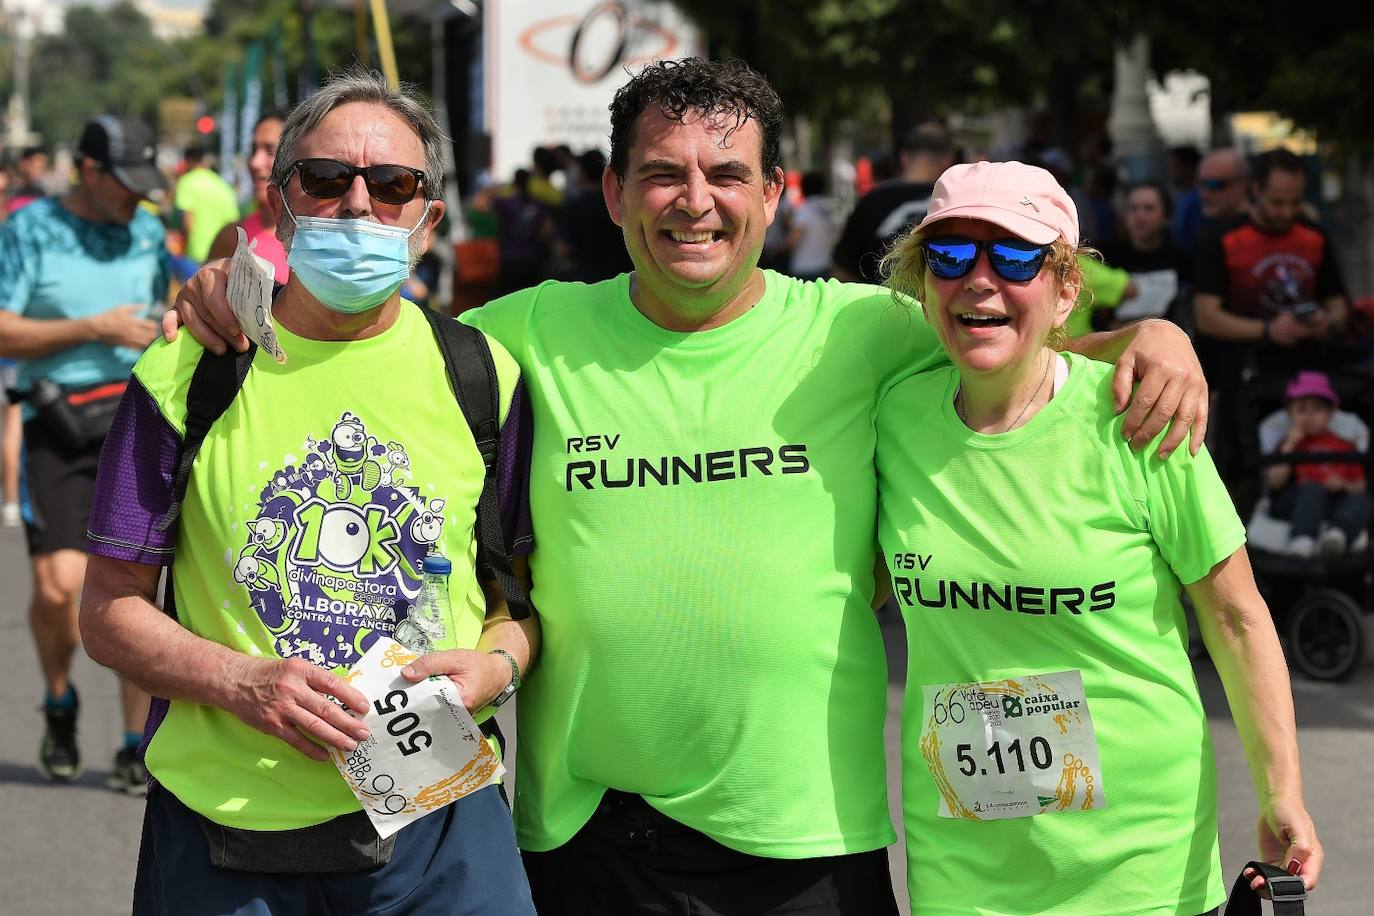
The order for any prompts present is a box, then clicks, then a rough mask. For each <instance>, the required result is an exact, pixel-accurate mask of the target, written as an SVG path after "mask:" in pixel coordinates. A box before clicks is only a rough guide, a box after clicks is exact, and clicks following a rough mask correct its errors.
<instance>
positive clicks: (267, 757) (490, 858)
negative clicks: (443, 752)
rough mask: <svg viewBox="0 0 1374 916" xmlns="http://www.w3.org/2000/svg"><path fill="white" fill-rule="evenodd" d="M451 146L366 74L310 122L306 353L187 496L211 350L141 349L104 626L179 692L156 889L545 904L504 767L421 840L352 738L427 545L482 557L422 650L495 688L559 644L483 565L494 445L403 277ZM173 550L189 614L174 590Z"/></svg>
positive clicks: (286, 221) (289, 353)
mask: <svg viewBox="0 0 1374 916" xmlns="http://www.w3.org/2000/svg"><path fill="white" fill-rule="evenodd" d="M444 142H445V140H444V138H443V135H442V134H441V133H440V132H439V127H438V125H437V124H436V123H435V121H434V118H433V115H432V114H431V113H430V112H429V110H428V109H426V108H425V107H424V106H423V105H422V104H421V103H420V102H418V101H417V100H416V99H415V98H414V97H412V96H411V95H409V94H407V93H406V92H403V91H400V90H393V89H391V88H390V87H389V86H388V85H387V83H386V81H385V79H384V78H383V77H382V76H381V75H380V74H375V73H373V74H369V73H366V72H362V71H357V72H347V73H344V74H341V75H339V76H337V77H335V78H334V79H332V80H331V81H330V82H329V83H328V84H327V85H326V86H325V87H324V88H322V89H321V90H320V91H319V92H318V93H316V94H315V95H313V96H311V97H310V98H309V99H307V100H306V101H304V102H302V103H301V104H300V105H298V106H297V107H296V109H295V111H293V112H292V114H291V115H290V116H289V117H288V118H287V119H286V120H285V122H284V123H283V125H282V132H281V137H280V144H279V146H278V149H277V153H276V157H275V160H274V164H273V167H272V173H271V179H270V188H269V190H268V194H267V206H268V207H269V208H270V210H271V211H272V217H273V220H274V221H275V224H276V226H277V234H278V237H279V238H280V239H281V242H282V245H283V247H284V248H285V249H286V250H287V263H288V264H289V265H290V267H291V275H290V278H289V279H288V281H287V283H286V286H285V287H283V288H282V289H281V291H280V292H279V293H278V294H277V296H276V299H275V302H274V303H273V317H274V319H275V323H276V335H277V338H278V340H279V342H280V344H281V347H282V349H283V350H284V351H285V353H286V357H287V361H286V362H285V363H284V364H280V365H279V364H278V363H277V361H276V360H275V359H274V358H273V357H272V355H271V354H270V353H269V352H268V351H267V349H266V348H259V349H258V350H257V351H255V352H254V353H253V354H252V357H251V359H250V361H249V362H248V363H247V365H246V375H245V376H244V378H243V382H242V385H241V387H240V388H239V389H238V390H237V392H236V393H235V395H234V397H233V399H232V401H231V403H230V404H229V406H228V408H227V409H226V410H225V411H224V412H223V414H222V415H221V416H220V417H219V419H217V420H216V421H215V422H214V423H213V425H212V426H211V428H210V430H209V433H208V435H207V436H206V437H205V439H204V442H203V445H202V446H201V448H200V449H199V451H198V453H197V454H196V456H195V465H194V467H195V470H194V472H193V473H191V475H190V477H189V486H188V487H187V489H185V491H184V493H185V499H184V501H181V502H179V503H176V502H174V499H175V498H176V497H175V496H174V493H175V486H174V476H175V472H176V470H177V467H178V460H179V458H178V456H179V451H180V446H181V444H182V441H183V437H186V438H188V439H189V438H190V437H191V435H192V433H191V431H190V428H191V427H193V426H194V425H195V420H194V417H188V414H190V413H192V411H191V408H190V407H189V406H188V399H191V398H192V397H193V396H192V395H189V394H188V389H191V388H193V387H196V386H198V385H199V384H201V383H202V381H203V376H202V375H201V373H200V372H198V371H197V367H198V366H200V365H201V364H202V358H203V354H204V351H203V349H202V347H201V346H200V344H198V343H197V342H196V341H195V339H194V338H192V337H190V336H189V335H187V336H185V337H183V338H182V339H180V340H178V341H176V342H175V343H171V344H167V343H165V342H163V343H160V344H159V345H158V346H155V347H153V348H151V349H150V350H149V351H148V352H147V353H146V354H145V355H144V356H143V358H142V359H141V360H140V361H139V362H138V365H137V366H136V367H135V369H134V380H133V381H132V382H131V383H130V386H129V390H128V393H127V394H126V395H125V397H124V400H123V403H122V404H121V405H120V412H119V414H118V416H117V417H116V419H115V425H114V429H113V431H112V432H111V435H110V438H109V441H108V442H107V444H106V446H105V449H104V452H103V454H102V456H101V464H100V473H99V477H98V478H97V481H96V488H95V496H94V500H93V503H92V508H91V523H90V533H89V538H88V544H89V550H90V552H91V555H92V558H91V565H90V569H89V571H88V574H87V577H86V583H85V590H84V596H83V605H82V617H81V622H82V634H83V636H84V637H85V639H86V645H87V648H88V650H89V651H90V654H91V656H92V658H94V659H95V660H97V661H98V662H100V663H102V664H105V665H108V666H110V667H112V668H115V669H117V670H119V671H121V672H123V673H124V674H126V675H127V676H129V677H130V678H133V679H135V680H137V681H138V682H139V683H140V684H142V685H144V686H145V687H147V688H148V689H149V690H150V691H151V692H152V693H153V694H155V695H156V696H157V697H160V698H166V699H160V700H159V701H158V703H157V705H156V706H155V707H154V712H153V714H152V716H151V720H152V721H151V724H152V727H151V729H150V738H149V739H148V743H147V754H146V759H147V766H148V770H149V771H150V772H151V774H152V777H153V780H154V781H153V784H152V787H151V789H150V791H149V796H148V804H147V807H146V810H145V813H144V832H143V845H142V848H141V849H140V852H139V861H138V873H137V878H136V883H135V889H134V905H133V909H134V912H135V913H173V912H174V913H212V912H213V913H249V912H252V913H265V912H270V913H306V912H332V913H341V912H382V911H387V912H401V911H404V912H406V913H446V914H447V913H468V914H483V916H485V914H489V913H491V914H502V916H506V914H511V916H533V913H534V910H533V907H532V905H531V903H530V896H529V887H528V885H527V883H526V881H525V876H524V872H523V871H522V869H521V867H520V860H519V856H518V854H517V851H516V848H515V837H514V832H513V830H512V826H511V819H510V812H509V809H508V808H507V807H506V804H505V802H504V801H503V799H502V796H501V794H500V787H499V786H496V785H492V786H488V787H487V788H484V789H480V790H478V791H477V792H474V793H472V794H470V795H466V796H463V797H462V798H460V799H458V800H457V801H455V802H453V803H451V804H448V805H446V806H443V807H441V808H439V809H437V810H434V811H432V812H430V813H429V814H427V815H426V816H425V817H422V818H420V819H418V820H415V821H413V822H411V823H409V824H407V825H406V826H405V827H403V828H402V829H401V830H400V831H399V832H398V833H396V834H395V839H394V845H393V844H392V843H388V842H385V841H379V839H378V837H377V832H376V830H375V829H374V828H373V826H372V823H371V821H370V820H369V819H368V817H367V816H366V814H364V812H363V811H362V808H361V806H360V805H359V803H358V800H357V798H356V797H355V796H354V794H353V792H352V791H350V789H349V787H348V784H347V783H346V782H345V780H344V779H343V778H342V777H341V776H340V774H339V771H338V769H337V768H336V766H335V764H334V762H333V761H332V760H331V759H330V756H329V754H328V753H327V750H326V749H327V748H329V749H333V750H335V751H342V752H345V753H347V752H350V751H352V750H354V749H355V748H356V747H357V746H358V744H359V742H362V741H366V740H368V739H369V737H370V736H369V733H368V729H367V727H366V726H365V725H364V723H363V721H362V720H361V718H358V717H355V715H354V714H356V713H362V712H364V711H366V710H367V709H368V704H369V702H370V701H372V700H375V699H377V698H376V697H365V696H364V695H363V694H361V693H360V692H359V691H357V690H356V689H354V688H353V687H351V686H349V684H348V682H347V681H346V680H345V679H344V677H343V675H346V674H347V672H348V670H349V668H350V667H351V666H352V665H353V664H354V663H355V662H356V661H357V660H358V658H359V657H361V656H362V655H363V654H364V653H366V652H367V651H368V649H369V648H370V647H371V646H372V645H373V644H374V643H375V642H376V641H377V640H378V639H379V638H380V637H381V636H384V635H391V634H392V633H393V632H394V630H395V627H396V624H397V622H399V621H400V620H403V619H404V618H405V615H406V613H407V612H408V611H409V609H410V608H411V607H413V606H414V602H415V601H416V600H417V599H418V597H419V594H420V585H421V575H420V568H421V565H422V561H423V560H425V558H426V557H428V556H430V555H432V554H438V555H440V556H442V557H446V558H448V560H449V561H450V562H451V564H452V566H453V568H454V571H455V575H453V577H452V582H453V585H452V591H451V592H450V594H449V603H450V605H451V607H449V608H448V609H447V613H446V617H447V619H448V620H449V621H450V629H449V632H448V634H447V637H446V639H445V640H444V641H443V644H442V645H441V648H442V651H438V652H435V653H431V654H428V655H425V656H423V657H422V658H420V659H418V660H417V661H415V662H413V663H412V664H411V665H409V666H407V668H406V669H405V670H404V671H403V672H402V674H404V675H406V676H408V677H410V679H411V680H414V681H418V680H421V679H423V678H424V677H425V676H428V675H448V676H450V677H451V678H452V679H453V680H454V681H455V682H456V683H457V684H458V687H459V689H460V692H461V694H462V697H463V701H464V702H465V703H466V704H467V705H468V707H469V708H471V709H472V710H474V711H477V710H480V709H482V708H484V707H486V706H488V705H489V704H491V703H492V701H493V700H494V699H495V698H497V697H498V695H500V696H502V697H503V698H504V697H505V696H508V695H509V693H510V692H511V691H513V689H514V687H515V686H518V683H519V682H518V676H519V672H518V670H517V669H521V668H528V666H529V661H530V658H531V655H532V654H533V649H532V645H533V644H534V643H535V642H537V629H536V628H535V627H536V624H535V623H534V621H533V620H532V619H528V620H520V621H514V620H512V619H511V616H510V614H509V613H508V609H507V606H506V603H505V600H504V598H503V597H502V594H501V592H500V591H499V589H497V588H496V586H495V584H494V583H493V582H490V581H486V580H487V579H488V578H489V577H488V576H487V575H485V574H482V575H480V577H479V572H478V567H477V564H476V561H475V559H474V553H475V550H476V548H475V546H474V522H475V513H476V505H477V501H478V497H479V494H480V493H481V492H482V489H483V486H484V479H485V478H484V464H483V458H482V455H481V454H480V453H479V451H478V446H477V443H476V442H474V439H473V434H472V433H471V432H470V431H469V427H468V425H467V423H466V422H465V421H464V417H463V413H462V411H461V410H460V408H459V405H458V404H456V403H455V402H454V398H453V397H452V396H451V395H450V394H449V373H448V372H447V371H446V369H445V355H444V353H443V352H441V350H440V348H439V346H438V344H437V342H436V340H435V335H434V332H433V330H432V328H431V325H430V322H429V320H428V319H427V318H426V316H424V315H423V314H421V312H420V309H419V307H417V306H414V305H410V304H406V303H403V302H402V300H401V298H400V295H399V290H400V287H401V284H402V283H403V282H404V281H405V279H406V277H407V275H408V274H409V271H410V269H411V267H413V265H414V262H415V260H417V259H418V256H419V252H420V250H421V248H422V246H423V243H424V242H425V240H426V239H427V238H428V237H429V235H430V233H431V232H433V231H434V228H435V226H436V224H437V223H438V221H439V219H440V218H441V217H442V216H443V212H444V197H443V155H442V144H443V143H444ZM489 347H490V351H491V357H492V363H493V366H492V368H493V369H494V373H495V376H496V378H494V379H493V380H492V385H493V386H494V387H496V388H497V389H498V391H499V403H500V409H501V414H502V416H501V421H500V423H501V430H500V435H501V436H502V437H503V443H509V446H507V445H505V444H503V446H502V449H501V452H500V457H501V458H502V462H501V471H500V473H501V480H500V483H499V485H498V492H499V493H500V494H501V497H502V498H501V502H502V504H503V505H502V506H501V510H502V511H501V512H500V514H501V516H502V518H503V519H509V520H512V522H513V523H518V519H519V518H520V517H521V515H522V507H521V503H522V501H523V499H524V494H525V492H526V487H525V482H524V468H525V467H526V464H527V462H525V461H524V460H522V459H521V458H520V455H519V449H518V447H517V443H519V442H520V441H522V439H521V429H522V424H523V423H524V422H526V421H525V411H524V409H523V407H522V403H523V395H522V394H521V389H520V387H519V385H520V383H519V370H518V369H517V368H516V365H515V362H514V361H513V360H512V359H511V357H510V355H509V354H508V353H507V352H506V351H505V350H504V349H503V348H502V347H501V345H500V344H498V343H495V342H494V341H492V342H490V344H489ZM221 349H222V347H221ZM228 365H229V366H230V368H231V369H232V368H233V365H234V364H233V363H232V362H231V363H229V364H228ZM174 505H178V506H179V513H180V514H179V516H177V517H176V524H175V526H173V527H170V528H168V525H167V523H166V522H160V520H162V519H168V520H170V519H171V518H172V517H173V516H172V515H171V514H169V509H170V508H171V507H172V506H174ZM507 534H508V537H509V534H510V533H509V532H508V533H507ZM173 556H175V559H176V562H175V575H174V576H171V575H170V574H169V578H170V579H173V580H174V588H173V597H174V598H175V615H176V616H175V618H174V617H171V616H168V615H167V614H164V613H163V612H162V611H161V610H159V609H158V607H157V606H156V605H155V604H154V600H155V592H156V589H157V584H158V579H159V575H160V573H161V572H162V569H163V567H164V566H169V565H170V564H171V560H172V557H173ZM226 557H227V558H229V560H230V562H227V563H226ZM412 675H413V676H412ZM412 734H414V733H412Z"/></svg>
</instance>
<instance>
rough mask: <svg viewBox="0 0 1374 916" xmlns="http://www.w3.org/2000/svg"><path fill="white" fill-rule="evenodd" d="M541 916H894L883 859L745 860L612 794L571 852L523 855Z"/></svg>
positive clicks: (864, 855) (569, 846)
mask: <svg viewBox="0 0 1374 916" xmlns="http://www.w3.org/2000/svg"><path fill="white" fill-rule="evenodd" d="M523 856H524V860H525V873H526V874H527V875H528V876H529V879H530V890H531V892H532V893H533V894H534V906H535V909H536V910H537V911H538V912H539V916H630V914H650V913H652V914H656V916H773V914H788V916H793V914H805V916H896V913H897V912H898V911H897V901H896V899H895V898H894V896H893V893H892V875H891V872H890V870H889V869H888V865H887V851H886V850H885V849H875V850H873V851H871V852H860V853H853V854H851V855H840V856H827V857H822V858H812V859H770V858H763V857H760V856H751V855H748V854H746V853H742V852H738V851H737V850H734V849H730V848H729V847H727V846H723V845H721V844H720V843H717V842H716V841H715V840H713V839H711V838H710V837H708V836H706V835H705V834H703V833H699V832H698V831H696V830H693V829H692V828H690V827H687V826H685V825H684V824H681V823H678V822H677V821H674V820H672V819H671V818H668V817H665V816H664V815H662V814H660V813H659V812H658V811H657V810H655V809H654V808H652V807H650V806H649V804H648V803H647V802H645V801H644V799H643V798H641V797H640V796H638V795H628V794H625V793H623V792H616V791H608V792H607V793H606V796H605V798H603V799H602V801H601V805H600V806H599V807H598V808H597V809H596V812H595V813H594V814H593V815H592V818H591V820H590V821H588V822H587V824H586V826H584V827H583V828H582V829H581V830H580V831H578V832H577V834H576V835H575V836H573V838H572V839H571V840H569V841H568V842H567V843H565V844H563V845H562V846H559V847H558V848H557V849H552V850H549V851H548V852H525V853H523Z"/></svg>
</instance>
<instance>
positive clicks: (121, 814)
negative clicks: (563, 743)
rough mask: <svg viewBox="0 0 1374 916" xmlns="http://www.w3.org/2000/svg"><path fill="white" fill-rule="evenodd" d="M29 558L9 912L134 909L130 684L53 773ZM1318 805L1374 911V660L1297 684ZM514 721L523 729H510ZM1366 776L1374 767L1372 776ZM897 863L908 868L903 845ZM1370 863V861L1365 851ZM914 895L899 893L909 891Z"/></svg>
mask: <svg viewBox="0 0 1374 916" xmlns="http://www.w3.org/2000/svg"><path fill="white" fill-rule="evenodd" d="M27 600H28V574H27V561H26V560H25V558H24V548H23V539H22V536H21V535H20V534H19V533H18V532H16V531H13V530H0V637H3V640H4V644H5V645H8V646H9V647H10V648H9V656H8V658H6V659H5V662H4V664H3V665H0V704H2V705H0V709H3V710H4V712H3V713H0V735H3V736H4V741H3V743H2V744H0V812H2V813H0V826H2V828H3V829H0V888H3V895H4V904H3V906H0V909H3V911H4V912H6V913H24V914H28V916H74V914H83V916H84V914H90V916H99V914H116V913H127V912H128V911H129V899H130V895H131V892H132V876H133V869H134V862H135V859H136V857H137V854H138V838H139V819H140V817H141V813H142V806H141V803H140V802H139V801H137V800H135V799H130V798H126V797H124V796H120V795H116V794H114V793H113V792H110V791H108V790H107V789H105V788H104V784H105V778H106V776H107V775H108V773H109V759H110V757H111V756H112V754H113V751H114V748H115V744H116V741H117V738H118V734H119V729H118V693H117V690H116V688H115V681H114V677H113V675H111V674H110V673H109V672H107V671H103V670H101V669H99V668H97V667H96V666H95V665H93V664H92V663H91V662H89V661H88V660H86V659H85V658H84V657H83V658H81V659H80V661H79V662H78V664H77V666H76V672H75V678H74V679H75V681H76V683H77V684H78V685H79V686H80V688H81V690H82V700H83V703H84V709H83V716H82V720H81V732H80V740H81V747H82V751H83V753H84V754H85V755H86V760H87V770H86V775H85V777H84V778H83V779H82V780H81V782H80V783H79V784H77V785H75V786H53V785H49V784H47V783H45V782H44V781H43V780H42V778H41V777H40V776H39V775H38V773H37V771H36V770H35V768H34V757H35V755H36V749H37V746H38V738H39V734H40V731H41V717H40V716H39V715H38V714H37V712H36V711H35V708H36V705H37V703H38V699H39V690H40V688H39V678H38V668H37V662H36V660H35V658H34V654H33V649H32V648H31V645H30V640H29V634H28V627H27V623H26V621H25V614H26V610H25V609H26V606H27ZM1369 623H1370V624H1371V626H1374V620H1370V621H1369ZM887 635H888V636H889V647H890V661H891V669H892V686H891V689H890V699H891V709H892V712H891V714H890V715H889V717H888V726H889V728H888V759H889V761H890V766H889V770H890V773H891V775H892V798H893V813H894V818H897V819H898V823H900V809H899V802H898V799H899V789H898V784H897V778H896V777H897V772H898V771H897V767H896V766H895V765H894V764H892V763H891V762H892V761H895V760H896V759H897V737H896V729H895V726H896V721H897V709H898V707H899V704H900V701H901V683H902V677H903V676H904V669H905V661H904V656H903V651H902V647H901V646H902V634H901V628H900V625H894V626H890V627H888V628H887ZM1198 680H1199V683H1200V684H1201V686H1202V690H1203V695H1204V698H1205V700H1206V702H1207V708H1208V711H1209V714H1210V716H1211V725H1212V736H1213V739H1214V741H1215V743H1216V747H1217V766H1218V771H1219V778H1220V785H1221V848H1222V860H1223V865H1224V866H1225V868H1226V871H1227V872H1228V873H1233V872H1234V871H1236V870H1237V869H1238V868H1239V867H1240V865H1241V864H1243V863H1244V862H1245V861H1246V860H1247V859H1248V858H1249V857H1250V855H1251V854H1252V852H1253V843H1254V839H1253V837H1254V811H1255V803H1254V798H1253V794H1252V792H1251V790H1250V782H1249V778H1248V776H1247V774H1246V768H1245V760H1244V757H1243V755H1242V753H1241V749H1240V743H1239V740H1238V739H1237V737H1236V731H1235V728H1234V727H1233V726H1232V725H1231V722H1230V718H1229V716H1228V714H1227V712H1226V704H1225V698H1224V696H1223V695H1222V691H1221V687H1220V683H1219V681H1218V680H1217V677H1216V674H1215V672H1214V671H1212V669H1211V667H1210V665H1208V664H1207V663H1205V662H1203V663H1201V664H1199V666H1198ZM1294 694H1295V698H1296V701H1297V706H1298V722H1299V726H1300V730H1301V740H1302V750H1303V763H1304V767H1305V772H1306V781H1307V793H1308V804H1309V805H1310V807H1311V809H1312V812H1313V815H1314V816H1315V817H1316V819H1317V823H1318V824H1319V826H1320V827H1321V829H1322V832H1323V838H1324V840H1325V843H1326V847H1327V851H1328V856H1329V858H1328V860H1327V871H1326V874H1325V878H1324V880H1323V882H1322V887H1321V890H1320V892H1319V896H1318V897H1317V898H1316V900H1314V902H1313V903H1314V905H1313V906H1312V907H1311V908H1310V910H1309V911H1310V912H1313V913H1317V914H1321V916H1364V914H1366V913H1368V912H1369V911H1370V905H1369V902H1368V896H1367V894H1368V892H1367V891H1366V890H1364V889H1363V887H1362V886H1361V885H1360V884H1359V880H1360V877H1361V875H1362V874H1364V873H1366V872H1368V870H1369V868H1370V863H1374V831H1370V829H1369V824H1371V823H1374V796H1371V794H1370V793H1369V791H1368V789H1367V788H1366V785H1365V783H1367V781H1368V778H1369V776H1370V775H1371V774H1374V660H1366V662H1365V663H1364V665H1363V667H1362V668H1361V670H1360V672H1359V674H1358V675H1357V676H1356V677H1355V678H1354V679H1353V680H1352V681H1350V682H1348V683H1346V684H1341V685H1330V684H1319V683H1313V682H1310V681H1303V680H1298V681H1296V682H1295V684H1294ZM508 734H509V730H508ZM1361 776H1362V777H1364V778H1363V779H1361V778H1359V777H1361ZM892 859H893V866H894V875H895V878H896V881H897V884H898V887H899V888H900V887H901V886H902V882H903V881H904V880H905V876H904V871H905V868H904V864H903V862H902V859H901V855H900V852H899V850H898V849H897V848H896V847H894V849H893V855H892ZM1361 863H1363V864H1361ZM904 896H905V895H904V894H903V893H901V892H899V894H898V897H899V899H901V898H903V897H904Z"/></svg>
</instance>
